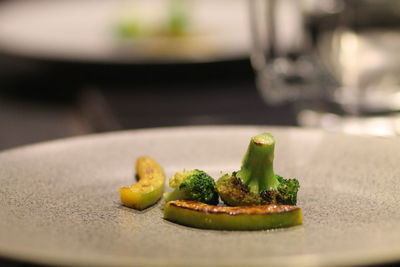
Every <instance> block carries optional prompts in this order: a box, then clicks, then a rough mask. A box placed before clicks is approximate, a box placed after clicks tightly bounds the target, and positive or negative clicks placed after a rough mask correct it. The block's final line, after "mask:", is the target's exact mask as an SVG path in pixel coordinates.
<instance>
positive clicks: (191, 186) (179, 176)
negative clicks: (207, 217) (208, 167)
mask: <svg viewBox="0 0 400 267" xmlns="http://www.w3.org/2000/svg"><path fill="white" fill-rule="evenodd" d="M169 185H170V187H172V188H175V189H174V190H173V191H171V192H167V193H165V194H164V200H165V202H168V201H171V200H195V201H199V202H203V203H207V204H217V203H218V193H217V190H216V188H215V181H214V179H213V178H212V177H211V176H209V175H208V174H207V173H205V172H203V171H201V170H193V171H182V172H178V173H176V174H175V175H174V176H173V177H171V178H170V180H169Z"/></svg>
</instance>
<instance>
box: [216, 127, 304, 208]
mask: <svg viewBox="0 0 400 267" xmlns="http://www.w3.org/2000/svg"><path fill="white" fill-rule="evenodd" d="M274 148H275V139H274V137H273V136H272V135H271V134H269V133H263V134H260V135H257V136H255V137H253V138H252V139H251V141H250V144H249V147H248V149H247V152H246V154H245V156H244V158H243V162H242V167H241V169H240V170H239V171H238V172H234V173H232V175H224V176H222V177H221V178H220V179H218V181H217V184H216V187H217V191H218V194H219V195H220V197H221V199H222V201H224V203H225V204H227V205H230V206H249V205H264V204H285V205H296V202H297V192H298V190H299V188H300V184H299V182H298V180H296V179H285V178H283V177H281V176H279V175H276V174H275V173H274V170H273V161H274Z"/></svg>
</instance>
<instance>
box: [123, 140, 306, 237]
mask: <svg viewBox="0 0 400 267" xmlns="http://www.w3.org/2000/svg"><path fill="white" fill-rule="evenodd" d="M274 149H275V139H274V137H273V136H272V135H271V134H269V133H263V134H260V135H257V136H254V137H252V138H251V140H250V143H249V145H248V148H247V152H246V154H245V155H244V157H243V161H242V166H241V168H240V170H239V171H234V172H233V173H232V174H224V175H222V176H221V177H220V178H219V179H218V180H217V181H216V182H215V180H214V179H213V178H212V177H211V176H210V175H208V174H207V173H205V172H204V171H202V170H198V169H194V170H183V171H181V172H177V173H176V174H175V175H174V176H172V177H171V178H170V179H169V185H170V187H171V188H173V190H172V191H170V192H166V193H164V194H163V201H164V202H165V206H164V219H166V220H169V221H172V222H175V223H178V224H182V225H186V226H191V227H196V228H204V229H219V230H262V229H271V228H282V227H289V226H295V225H300V224H302V222H303V214H302V211H301V209H300V208H299V207H297V206H295V205H296V203H297V192H298V190H299V188H300V184H299V182H298V180H297V179H285V178H283V177H281V176H279V175H277V174H275V172H274V169H273V160H274ZM136 173H137V178H138V182H137V183H135V184H133V185H130V186H127V187H121V188H120V198H121V202H122V203H123V205H125V206H127V207H131V208H134V209H138V210H143V209H145V208H147V207H149V206H151V205H153V204H155V203H156V202H158V200H159V199H160V198H161V196H162V192H163V189H164V183H165V174H164V171H163V169H162V167H161V166H160V165H159V164H158V163H157V162H156V161H155V160H154V159H152V158H150V157H140V158H138V159H137V162H136ZM220 198H221V200H222V202H223V203H219V199H220Z"/></svg>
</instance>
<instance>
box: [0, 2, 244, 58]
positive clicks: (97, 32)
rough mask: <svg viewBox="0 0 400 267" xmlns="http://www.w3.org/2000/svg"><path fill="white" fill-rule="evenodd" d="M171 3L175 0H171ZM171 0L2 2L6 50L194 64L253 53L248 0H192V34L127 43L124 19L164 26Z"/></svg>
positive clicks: (1, 42)
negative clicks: (118, 30)
mask: <svg viewBox="0 0 400 267" xmlns="http://www.w3.org/2000/svg"><path fill="white" fill-rule="evenodd" d="M168 1H169V0H168ZM166 3H168V2H167V0H152V1H146V0H113V1H109V0H57V1H54V0H35V1H26V0H15V1H6V2H4V3H2V4H1V5H0V51H3V52H7V53H12V54H17V55H22V56H29V57H34V58H45V59H50V60H68V61H83V62H104V63H121V64H138V63H151V64H154V63H193V62H213V61H220V60H235V59H242V58H246V57H248V53H249V34H250V31H249V22H248V21H249V18H248V10H247V1H246V0H220V1H213V0H192V1H190V2H186V3H189V5H188V6H189V8H188V9H187V12H186V14H187V15H188V17H189V23H188V25H189V26H188V32H189V34H188V35H187V36H185V37H182V38H175V39H174V38H163V37H161V36H160V37H157V36H153V37H147V38H142V39H135V40H131V41H126V40H123V39H121V38H119V37H118V35H117V34H116V28H117V26H116V25H117V24H118V23H119V21H120V20H121V19H125V18H129V19H130V18H133V20H136V21H138V23H139V24H138V25H144V26H141V27H142V28H143V29H145V28H146V27H159V26H160V25H161V24H163V23H164V22H163V21H164V17H166V16H167V15H166V14H168V11H167V4H166Z"/></svg>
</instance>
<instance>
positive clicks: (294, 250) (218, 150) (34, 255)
mask: <svg viewBox="0 0 400 267" xmlns="http://www.w3.org/2000/svg"><path fill="white" fill-rule="evenodd" d="M263 131H269V132H271V133H273V134H274V135H275V137H276V139H277V147H276V157H275V158H276V160H275V171H276V172H277V173H279V174H281V175H283V176H289V177H297V178H298V179H299V180H300V182H301V185H302V188H301V191H300V195H299V203H298V204H299V205H300V206H301V207H302V208H303V212H304V216H305V218H304V225H302V226H297V227H293V228H289V229H282V230H272V231H255V232H248V231H239V232H229V231H210V230H200V229H193V228H188V227H184V226H180V225H176V224H173V223H170V222H167V221H165V220H163V219H162V212H161V204H162V203H159V204H157V205H156V206H154V207H152V208H150V209H148V210H146V211H143V212H137V211H135V210H132V209H129V208H126V207H122V206H121V205H120V203H119V195H118V188H119V187H120V186H122V185H127V184H130V183H132V182H133V181H134V179H133V162H134V160H135V158H136V157H138V156H141V155H150V156H152V157H154V158H156V159H157V160H158V161H159V162H160V163H161V164H162V165H163V166H164V168H165V170H166V172H167V174H168V175H171V174H173V173H174V172H175V171H179V170H181V169H183V168H186V169H191V168H200V169H203V170H205V171H207V172H209V173H210V174H212V175H214V176H219V174H220V172H221V171H222V172H231V171H233V170H236V169H238V168H239V167H240V161H241V158H242V155H243V153H244V151H245V149H246V147H247V143H248V140H249V138H250V137H251V136H253V135H255V134H258V133H260V132H263ZM399 151H400V139H399V138H387V139H385V138H375V137H357V136H347V135H340V134H330V133H325V132H322V131H315V130H303V129H296V128H263V127H188V128H185V127H183V128H164V129H152V130H137V131H127V132H117V133H109V134H101V135H92V136H86V137H78V138H71V139H65V140H59V141H53V142H47V143H42V144H37V145H32V146H26V147H22V148H17V149H13V150H8V151H4V152H1V153H0V203H1V206H0V218H1V219H0V255H1V256H4V257H8V258H15V259H20V260H26V261H31V262H36V263H46V264H57V265H60V264H61V265H95V266H99V265H117V266H118V265H140V266H147V265H152V266H154V265H175V266H188V265H229V266H232V265H239V266H250V265H272V266H277V265H279V266H282V265H296V266H299V265H305V266H313V265H324V266H327V265H352V264H369V263H381V262H389V261H399V260H400V223H399V221H400V211H399V208H398V203H399V201H400V194H399V192H400V167H399V162H400V153H398V152H399Z"/></svg>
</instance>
